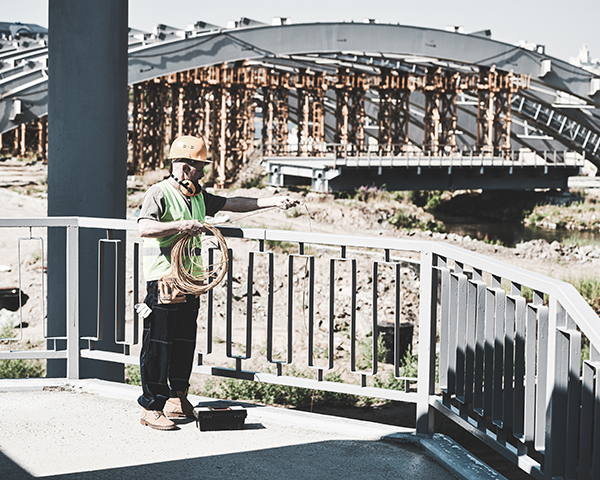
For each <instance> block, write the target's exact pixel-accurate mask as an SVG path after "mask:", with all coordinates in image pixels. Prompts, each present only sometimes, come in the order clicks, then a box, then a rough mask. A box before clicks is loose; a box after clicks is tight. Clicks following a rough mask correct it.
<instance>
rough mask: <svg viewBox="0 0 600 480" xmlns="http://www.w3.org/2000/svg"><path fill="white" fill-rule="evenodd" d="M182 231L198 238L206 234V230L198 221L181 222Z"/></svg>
mask: <svg viewBox="0 0 600 480" xmlns="http://www.w3.org/2000/svg"><path fill="white" fill-rule="evenodd" d="M180 224H181V231H182V232H185V233H187V234H189V235H192V236H194V237H195V236H196V235H200V234H201V233H204V232H205V231H206V228H204V225H202V223H201V222H199V221H198V220H181V221H180Z"/></svg>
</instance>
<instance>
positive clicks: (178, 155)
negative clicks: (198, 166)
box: [169, 135, 212, 163]
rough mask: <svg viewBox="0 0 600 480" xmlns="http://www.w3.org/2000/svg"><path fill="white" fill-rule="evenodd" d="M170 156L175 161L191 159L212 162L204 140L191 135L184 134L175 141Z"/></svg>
mask: <svg viewBox="0 0 600 480" xmlns="http://www.w3.org/2000/svg"><path fill="white" fill-rule="evenodd" d="M169 158H170V159H171V160H173V161H174V162H177V161H179V160H186V159H189V160H194V161H196V162H206V163H212V162H211V161H210V160H207V159H206V144H205V143H204V140H202V139H201V138H198V137H192V136H191V135H182V136H181V137H177V138H176V139H175V140H174V141H173V143H172V144H171V149H170V150H169Z"/></svg>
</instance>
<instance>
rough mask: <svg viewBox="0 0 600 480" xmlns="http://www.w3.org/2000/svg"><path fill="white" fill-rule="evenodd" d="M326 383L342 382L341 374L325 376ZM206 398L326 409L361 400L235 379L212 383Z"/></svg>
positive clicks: (343, 395) (334, 393) (301, 375)
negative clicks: (324, 407)
mask: <svg viewBox="0 0 600 480" xmlns="http://www.w3.org/2000/svg"><path fill="white" fill-rule="evenodd" d="M291 375H292V376H296V377H305V375H304V374H302V373H299V372H296V371H292V372H291ZM324 379H325V381H329V382H340V381H341V377H340V376H339V375H338V374H328V375H325V378H324ZM203 393H204V395H205V396H207V397H213V398H226V399H229V400H249V401H254V402H259V403H264V404H267V405H284V406H293V407H298V408H303V407H309V406H311V405H327V406H332V407H348V406H353V405H356V403H357V402H358V401H359V397H357V396H355V395H348V394H345V393H337V392H325V391H320V390H312V389H310V388H301V387H292V386H289V385H276V384H271V383H261V382H254V381H249V380H239V379H236V378H226V379H223V380H220V381H209V382H207V384H206V387H205V390H204V392H203Z"/></svg>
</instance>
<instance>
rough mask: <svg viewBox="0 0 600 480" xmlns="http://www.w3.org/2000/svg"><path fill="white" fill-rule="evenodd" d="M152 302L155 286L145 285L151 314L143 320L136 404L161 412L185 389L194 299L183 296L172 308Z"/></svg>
mask: <svg viewBox="0 0 600 480" xmlns="http://www.w3.org/2000/svg"><path fill="white" fill-rule="evenodd" d="M156 300H157V282H156V281H153V282H147V295H146V299H145V303H146V304H147V305H148V306H149V307H150V308H151V309H152V313H151V314H150V316H148V317H147V318H146V319H144V335H143V343H142V350H141V352H140V374H141V378H142V395H141V396H140V397H139V398H138V403H139V404H140V405H141V406H142V407H144V408H146V409H148V410H163V408H164V406H165V403H166V401H167V400H168V398H169V397H170V396H172V395H171V394H172V393H173V392H176V391H186V390H187V389H188V387H189V385H190V384H189V379H190V375H191V374H192V366H193V361H194V350H195V348H196V317H197V316H198V298H196V297H194V296H193V295H187V296H186V300H187V301H186V302H185V303H177V304H172V305H158V304H157V303H156ZM173 396H174V395H173Z"/></svg>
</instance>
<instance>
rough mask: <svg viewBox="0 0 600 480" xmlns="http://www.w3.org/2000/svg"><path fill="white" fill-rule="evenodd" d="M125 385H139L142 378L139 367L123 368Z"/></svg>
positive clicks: (129, 366)
mask: <svg viewBox="0 0 600 480" xmlns="http://www.w3.org/2000/svg"><path fill="white" fill-rule="evenodd" d="M125 383H128V384H129V385H141V384H142V376H141V374H140V366H139V365H127V366H126V367H125Z"/></svg>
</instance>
